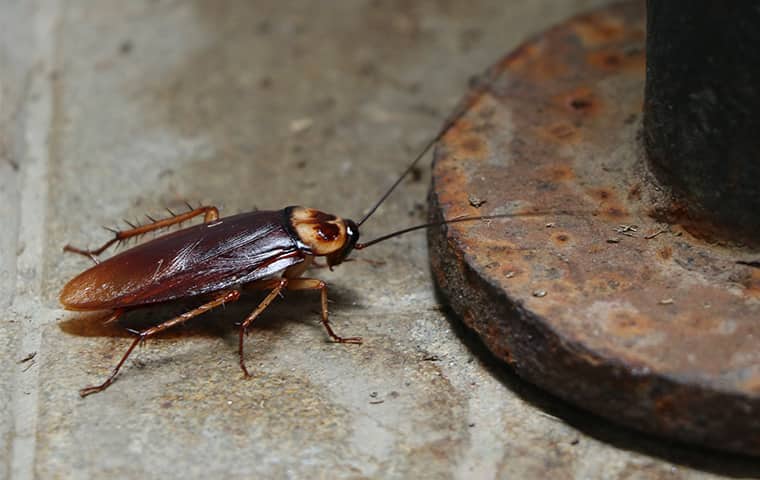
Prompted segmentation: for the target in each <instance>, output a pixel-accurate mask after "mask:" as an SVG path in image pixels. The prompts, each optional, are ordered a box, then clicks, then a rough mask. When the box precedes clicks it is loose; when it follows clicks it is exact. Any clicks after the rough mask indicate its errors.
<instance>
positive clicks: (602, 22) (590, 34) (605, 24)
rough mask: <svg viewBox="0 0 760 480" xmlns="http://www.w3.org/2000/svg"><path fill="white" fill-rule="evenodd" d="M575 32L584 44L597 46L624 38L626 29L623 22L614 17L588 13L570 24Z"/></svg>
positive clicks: (626, 32)
mask: <svg viewBox="0 0 760 480" xmlns="http://www.w3.org/2000/svg"><path fill="white" fill-rule="evenodd" d="M572 28H573V30H574V31H575V34H576V35H577V36H578V37H579V38H580V39H581V42H583V44H584V45H586V46H598V45H603V44H606V43H612V42H617V41H620V40H623V39H625V37H626V35H627V34H628V30H627V29H626V28H625V23H624V22H623V21H622V20H621V19H619V18H615V17H609V16H602V15H589V16H586V17H583V18H581V19H579V20H578V21H576V22H575V23H574V24H573V25H572Z"/></svg>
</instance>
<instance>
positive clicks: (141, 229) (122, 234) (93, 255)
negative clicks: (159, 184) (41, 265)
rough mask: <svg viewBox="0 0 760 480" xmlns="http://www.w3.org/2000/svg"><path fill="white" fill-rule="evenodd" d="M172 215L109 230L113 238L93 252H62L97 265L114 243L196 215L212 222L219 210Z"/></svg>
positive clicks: (68, 247) (66, 249)
mask: <svg viewBox="0 0 760 480" xmlns="http://www.w3.org/2000/svg"><path fill="white" fill-rule="evenodd" d="M170 213H172V217H170V218H165V219H163V220H153V221H152V222H151V223H148V224H145V225H140V226H138V227H133V228H131V229H129V230H111V229H109V230H111V231H112V232H113V234H114V236H113V238H112V239H111V240H109V241H107V242H106V243H104V244H103V245H101V246H100V247H98V248H96V249H94V250H84V249H81V248H76V247H72V246H71V245H66V246H65V247H63V251H64V252H72V253H78V254H79V255H84V256H85V257H88V258H89V259H91V260H92V261H93V262H95V263H98V259H97V256H98V255H100V254H101V253H103V252H104V251H105V249H107V248H108V247H110V246H111V245H113V244H114V243H116V242H121V241H123V240H127V239H128V238H132V237H137V236H139V235H143V234H146V233H148V232H152V231H154V230H160V229H162V228H167V227H171V226H172V225H176V224H178V223H182V222H185V221H187V220H190V219H191V218H194V217H197V216H198V215H203V221H204V222H205V223H209V222H213V221H214V220H216V219H218V218H219V210H217V208H216V207H212V206H204V207H198V208H195V209H192V210H190V211H189V212H185V213H181V214H178V215H177V214H174V213H173V212H171V211H170Z"/></svg>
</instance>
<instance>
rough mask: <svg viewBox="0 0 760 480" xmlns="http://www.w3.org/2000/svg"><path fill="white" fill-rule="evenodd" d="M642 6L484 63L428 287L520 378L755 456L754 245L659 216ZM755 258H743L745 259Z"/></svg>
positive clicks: (680, 435) (758, 276) (758, 435)
mask: <svg viewBox="0 0 760 480" xmlns="http://www.w3.org/2000/svg"><path fill="white" fill-rule="evenodd" d="M644 44H645V11H644V2H643V1H635V2H628V3H623V4H618V5H615V6H612V7H608V8H604V9H602V10H598V11H596V12H593V13H591V14H589V15H585V16H581V17H577V18H574V19H571V20H570V21H568V22H566V23H564V24H562V25H559V26H558V27H556V28H554V29H552V30H550V31H548V32H545V33H544V34H542V35H540V36H539V37H537V38H535V39H534V40H532V41H529V42H527V43H526V44H524V45H523V46H521V47H520V48H518V49H517V50H516V51H515V52H513V53H512V54H510V55H509V56H507V57H506V58H504V60H502V61H501V62H500V63H499V64H497V65H496V66H495V67H494V68H493V69H492V78H491V81H490V82H489V83H488V87H486V88H485V89H484V90H482V91H481V93H478V94H477V96H476V98H475V100H474V101H473V102H472V104H471V107H470V108H469V110H468V111H467V113H466V114H465V115H464V116H463V117H462V118H461V119H460V120H459V121H458V122H457V123H456V125H454V127H453V128H452V129H451V130H450V131H449V132H448V134H447V135H446V136H445V138H444V139H443V140H442V142H441V143H440V145H439V146H438V149H437V152H436V156H435V160H434V170H433V185H432V192H431V216H432V217H433V219H440V218H454V217H457V216H460V215H489V214H505V213H513V214H515V215H516V216H515V217H511V218H500V219H496V220H490V221H482V222H463V223H456V224H449V225H447V226H446V227H443V228H441V229H434V230H431V231H430V233H429V242H430V247H431V248H430V250H431V262H432V267H433V271H434V274H435V276H436V280H437V282H438V284H439V286H440V287H441V289H442V290H443V292H444V293H445V294H446V295H447V297H448V299H449V301H450V303H451V305H452V307H453V308H454V310H455V311H456V312H457V313H458V315H460V316H461V317H462V319H463V321H464V322H465V323H466V324H467V325H468V326H469V327H470V328H472V329H473V330H474V331H475V332H477V334H478V335H479V336H480V337H481V339H482V340H483V342H484V343H485V344H486V345H487V347H488V348H489V349H490V350H491V351H492V352H493V353H494V354H495V355H496V356H497V357H499V358H501V359H502V360H504V361H505V362H507V363H508V364H510V365H511V366H512V367H513V368H514V369H515V370H516V372H517V373H518V374H519V375H521V376H522V377H524V378H526V379H528V380H529V381H531V382H533V383H535V384H537V385H539V386H541V387H543V388H545V389H546V390H548V391H550V392H552V393H554V394H555V395H557V396H559V397H561V398H564V399H566V400H568V401H570V402H572V403H574V404H576V405H578V406H580V407H582V408H584V409H586V410H589V411H592V412H595V413H597V414H599V415H602V416H604V417H607V418H609V419H611V420H613V421H615V422H618V423H621V424H624V425H628V426H631V427H634V428H636V429H640V430H643V431H647V432H652V433H655V434H659V435H664V436H667V437H671V438H675V439H679V440H682V441H686V442H691V443H696V444H701V445H704V446H707V447H711V448H716V449H722V450H729V451H734V452H741V453H747V454H752V455H758V454H760V269H758V268H754V267H752V266H750V265H746V264H741V263H737V261H747V260H757V258H758V257H760V254H757V252H755V254H754V257H753V253H752V252H749V251H746V250H741V249H739V248H730V247H721V246H716V245H711V244H709V243H707V242H704V241H701V240H699V239H697V238H695V237H693V236H691V235H690V234H689V233H688V232H687V231H686V230H685V229H683V228H682V227H680V226H678V225H670V224H667V223H664V222H662V221H659V220H657V219H658V218H660V217H658V215H657V211H658V205H662V204H663V202H664V201H665V200H666V199H665V197H664V194H663V193H662V192H661V191H659V190H658V189H657V187H656V186H654V182H653V180H652V178H651V177H650V176H649V175H648V173H647V171H646V168H645V165H644V163H643V158H642V152H643V150H642V149H641V148H640V141H639V139H638V137H637V135H638V134H639V131H640V125H641V116H642V104H643V94H644V93H643V92H644V73H645V56H644V55H645V48H644V47H645V45H644ZM749 263H751V262H749Z"/></svg>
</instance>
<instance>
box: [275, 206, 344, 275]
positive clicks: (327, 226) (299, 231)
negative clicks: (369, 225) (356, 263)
mask: <svg viewBox="0 0 760 480" xmlns="http://www.w3.org/2000/svg"><path fill="white" fill-rule="evenodd" d="M286 212H287V214H288V216H289V220H290V226H291V228H292V229H293V232H294V233H295V234H296V236H297V237H298V239H299V240H300V241H301V243H303V244H304V245H305V246H306V247H308V249H309V251H310V252H311V254H312V255H315V256H319V257H327V265H329V266H330V267H333V266H335V265H339V264H340V263H342V262H343V260H345V259H346V257H347V256H348V254H349V253H350V252H351V250H353V248H354V245H356V242H357V240H359V227H357V226H356V223H355V222H354V221H353V220H344V219H342V218H340V217H337V216H335V215H332V214H329V213H325V212H321V211H319V210H315V209H313V208H304V207H288V208H287V209H286Z"/></svg>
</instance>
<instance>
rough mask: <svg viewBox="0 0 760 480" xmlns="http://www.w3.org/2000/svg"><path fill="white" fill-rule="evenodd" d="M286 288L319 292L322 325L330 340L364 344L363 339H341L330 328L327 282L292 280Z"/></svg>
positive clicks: (309, 279) (314, 279)
mask: <svg viewBox="0 0 760 480" xmlns="http://www.w3.org/2000/svg"><path fill="white" fill-rule="evenodd" d="M286 288H287V289H288V290H319V293H320V296H321V300H322V325H324V326H325V330H327V334H328V335H330V338H332V339H333V340H334V341H335V342H338V343H355V344H361V343H362V339H361V337H341V336H339V335H337V334H336V333H335V332H334V331H333V329H332V327H330V321H329V319H328V312H327V284H326V283H325V282H323V281H322V280H319V279H316V278H291V279H290V280H289V281H288V284H287V287H286Z"/></svg>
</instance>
